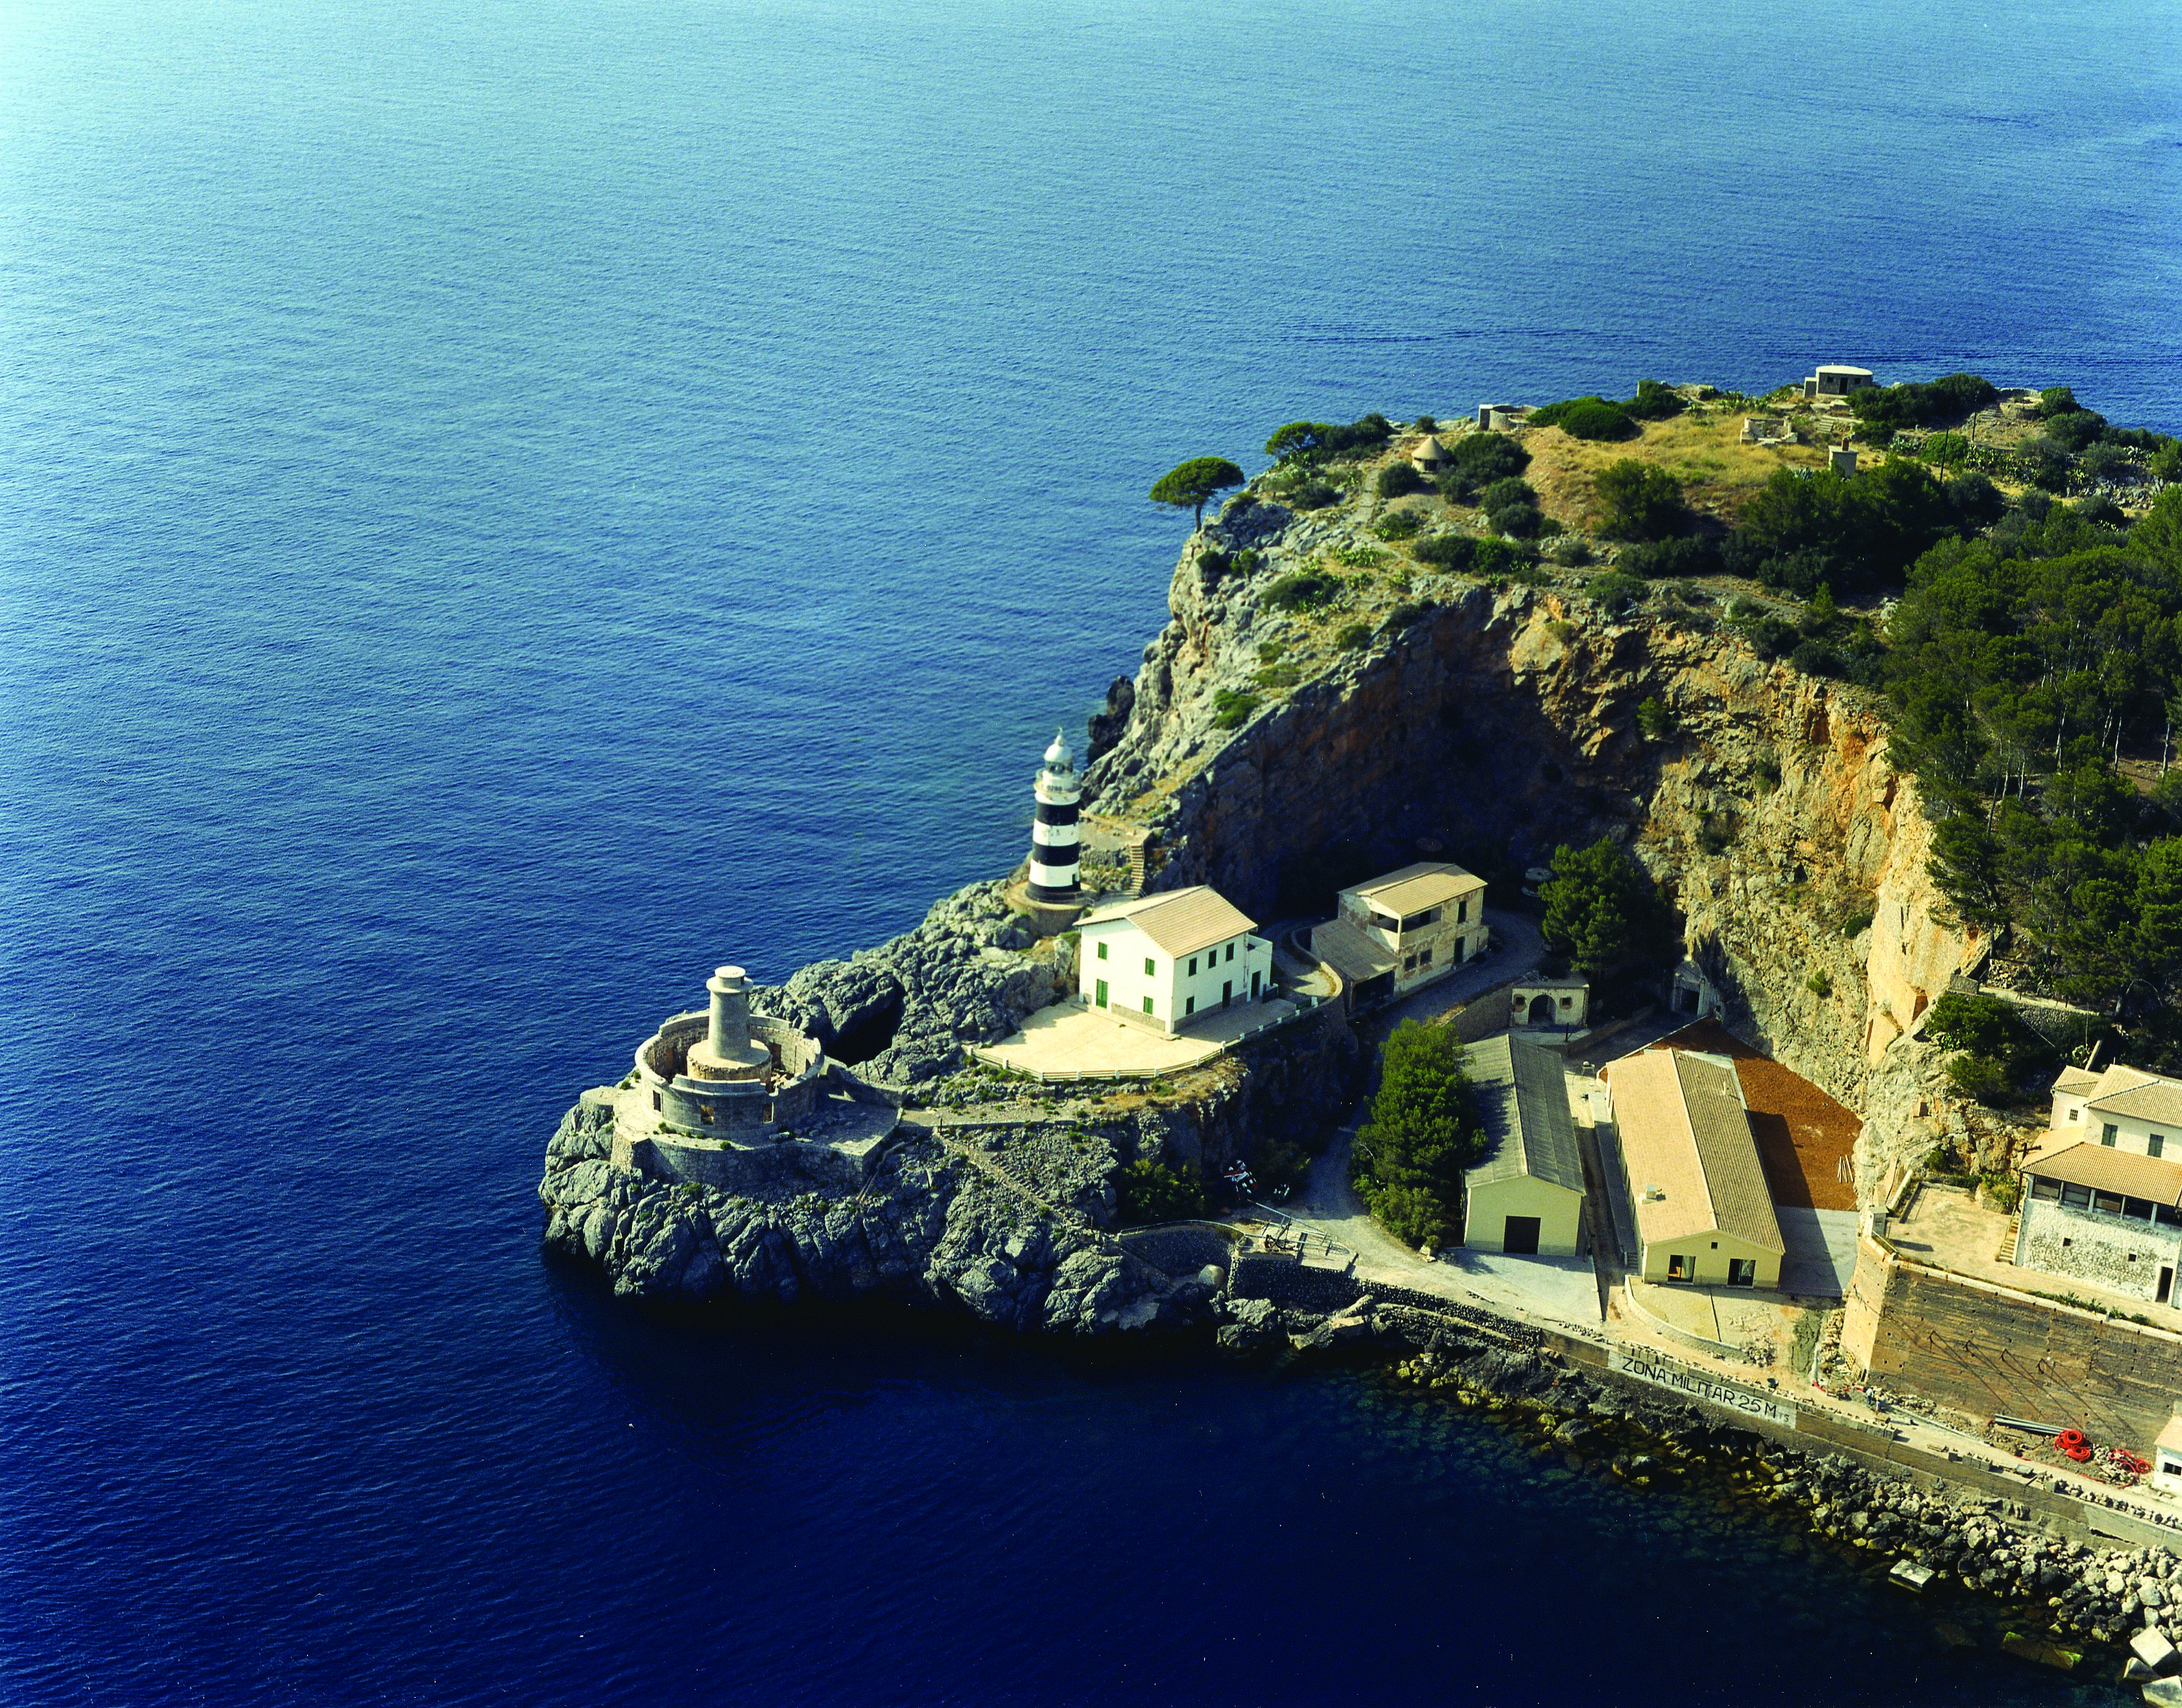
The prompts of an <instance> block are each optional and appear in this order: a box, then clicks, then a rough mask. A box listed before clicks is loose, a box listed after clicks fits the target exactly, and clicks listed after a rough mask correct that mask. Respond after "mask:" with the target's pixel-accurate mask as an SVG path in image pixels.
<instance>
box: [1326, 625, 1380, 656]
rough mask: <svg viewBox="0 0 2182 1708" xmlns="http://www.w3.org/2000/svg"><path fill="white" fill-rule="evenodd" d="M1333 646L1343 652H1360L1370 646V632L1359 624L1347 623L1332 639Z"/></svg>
mask: <svg viewBox="0 0 2182 1708" xmlns="http://www.w3.org/2000/svg"><path fill="white" fill-rule="evenodd" d="M1333 644H1334V645H1335V646H1337V647H1338V648H1340V650H1341V651H1342V652H1360V651H1361V650H1362V649H1363V648H1365V647H1366V646H1370V645H1371V629H1369V628H1367V627H1366V626H1365V624H1361V623H1349V624H1344V625H1343V628H1342V630H1341V632H1340V633H1339V634H1338V635H1335V636H1334V637H1333Z"/></svg>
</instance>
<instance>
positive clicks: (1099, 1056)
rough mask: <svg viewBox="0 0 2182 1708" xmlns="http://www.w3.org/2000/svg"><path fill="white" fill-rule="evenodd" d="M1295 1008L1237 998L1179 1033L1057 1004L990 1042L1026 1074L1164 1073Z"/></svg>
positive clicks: (1204, 1057) (992, 1051)
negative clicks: (1006, 1034)
mask: <svg viewBox="0 0 2182 1708" xmlns="http://www.w3.org/2000/svg"><path fill="white" fill-rule="evenodd" d="M1295 1012H1297V1010H1296V1006H1295V1005H1294V1004H1293V1002H1288V1001H1282V1000H1281V999H1278V998H1276V999H1274V1000H1273V1001H1268V1002H1238V1003H1237V1004H1236V1005H1235V1006H1233V1007H1232V1008H1216V1009H1214V1010H1213V1011H1212V1012H1210V1013H1209V1014H1206V1015H1205V1016H1204V1017H1202V1018H1199V1019H1198V1020H1196V1021H1194V1022H1193V1023H1192V1024H1191V1025H1190V1027H1189V1029H1188V1030H1187V1031H1186V1032H1183V1033H1182V1034H1179V1035H1177V1036H1175V1037H1171V1038H1170V1037H1167V1036H1166V1035H1165V1034H1161V1033H1158V1032H1155V1031H1153V1030H1152V1029H1150V1028H1149V1027H1148V1026H1137V1025H1133V1024H1131V1023H1129V1022H1128V1021H1127V1020H1116V1018H1114V1017H1113V1016H1112V1015H1111V1014H1110V1013H1108V1012H1106V1011H1105V1010H1104V1009H1100V1008H1093V1007H1089V1006H1085V1005H1083V1004H1081V1003H1077V1002H1056V1003H1055V1004H1054V1005H1053V1006H1051V1007H1050V1008H1041V1009H1039V1010H1038V1012H1037V1013H1035V1014H1033V1015H1032V1016H1031V1017H1030V1018H1029V1019H1027V1020H1026V1021H1024V1022H1023V1028H1022V1031H1020V1032H1018V1033H1016V1034H1015V1035H1014V1036H1013V1037H1011V1038H1008V1039H1005V1040H1002V1041H1001V1042H1000V1043H998V1044H994V1045H990V1046H989V1048H988V1049H987V1051H986V1052H985V1053H986V1054H988V1055H989V1056H992V1057H993V1058H994V1060H995V1061H998V1062H1003V1063H1005V1065H1006V1066H1008V1067H1014V1068H1017V1069H1020V1070H1021V1071H1022V1072H1024V1073H1061V1074H1077V1073H1082V1074H1089V1075H1094V1076H1095V1075H1097V1074H1100V1073H1171V1072H1172V1071H1174V1070H1175V1069H1177V1068H1179V1067H1191V1066H1193V1064H1195V1063H1197V1062H1205V1061H1209V1060H1210V1058H1211V1057H1213V1056H1217V1055H1218V1054H1219V1053H1220V1052H1221V1050H1222V1049H1224V1048H1226V1047H1227V1045H1230V1044H1232V1043H1233V1042H1234V1041H1235V1040H1237V1039H1238V1038H1240V1037H1241V1036H1242V1035H1243V1034H1244V1033H1246V1032H1249V1031H1250V1030H1252V1029H1254V1028H1256V1027H1260V1026H1265V1025H1269V1024H1271V1023H1272V1022H1274V1021H1276V1020H1285V1019H1287V1018H1288V1017H1289V1016H1290V1015H1292V1014H1293V1013H1295Z"/></svg>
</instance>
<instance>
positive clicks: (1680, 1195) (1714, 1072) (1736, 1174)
mask: <svg viewBox="0 0 2182 1708" xmlns="http://www.w3.org/2000/svg"><path fill="white" fill-rule="evenodd" d="M1606 1079H1607V1084H1608V1087H1609V1090H1611V1092H1612V1093H1613V1097H1614V1129H1615V1131H1616V1132H1617V1133H1618V1134H1620V1139H1621V1154H1622V1157H1623V1160H1624V1162H1625V1164H1626V1166H1627V1168H1628V1171H1629V1186H1630V1190H1631V1192H1632V1193H1634V1194H1635V1195H1636V1225H1637V1231H1638V1233H1639V1234H1642V1236H1643V1239H1644V1241H1645V1243H1646V1244H1647V1245H1649V1244H1651V1243H1652V1242H1653V1241H1654V1240H1659V1239H1681V1238H1682V1237H1683V1236H1685V1235H1686V1234H1703V1233H1707V1232H1710V1231H1712V1230H1714V1229H1717V1230H1719V1231H1720V1233H1723V1234H1734V1235H1735V1236H1736V1238H1738V1239H1745V1240H1747V1241H1748V1242H1749V1243H1750V1244H1752V1245H1757V1246H1760V1247H1762V1248H1764V1250H1767V1251H1786V1249H1787V1248H1786V1244H1785V1242H1784V1241H1783V1240H1782V1239H1781V1238H1780V1218H1779V1217H1776V1216H1775V1214H1774V1213H1773V1195H1772V1194H1771V1192H1769V1190H1766V1185H1765V1171H1764V1168H1763V1167H1760V1166H1759V1164H1758V1145H1757V1141H1756V1140H1753V1138H1752V1137H1751V1134H1750V1117H1749V1115H1748V1114H1747V1112H1746V1111H1745V1110H1744V1108H1743V1104H1742V1086H1741V1085H1740V1084H1739V1083H1738V1082H1737V1080H1736V1074H1735V1064H1734V1063H1733V1062H1729V1061H1727V1060H1726V1059H1725V1058H1724V1057H1721V1056H1700V1055H1696V1054H1694V1053H1692V1052H1691V1051H1684V1050H1640V1051H1637V1052H1636V1054H1635V1055H1633V1056H1624V1057H1622V1059H1621V1060H1620V1061H1619V1062H1614V1064H1613V1065H1612V1066H1611V1067H1609V1068H1608V1069H1607V1070H1606ZM1655 1186H1656V1187H1658V1188H1659V1190H1660V1191H1661V1193H1662V1194H1663V1195H1662V1196H1661V1197H1659V1198H1657V1199H1650V1198H1647V1197H1646V1195H1645V1194H1646V1191H1647V1190H1648V1188H1651V1187H1655Z"/></svg>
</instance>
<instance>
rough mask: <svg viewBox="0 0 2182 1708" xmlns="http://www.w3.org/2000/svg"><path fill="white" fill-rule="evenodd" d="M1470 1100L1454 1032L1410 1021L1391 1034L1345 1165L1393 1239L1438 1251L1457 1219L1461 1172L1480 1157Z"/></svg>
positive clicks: (1479, 1132)
mask: <svg viewBox="0 0 2182 1708" xmlns="http://www.w3.org/2000/svg"><path fill="white" fill-rule="evenodd" d="M1468 1093H1469V1082H1468V1081H1467V1079H1465V1077H1464V1074H1463V1071H1462V1045H1461V1042H1460V1040H1458V1039H1457V1038H1456V1037H1455V1035H1454V1033H1452V1032H1451V1031H1449V1030H1448V1029H1447V1028H1446V1027H1444V1026H1432V1025H1426V1024H1425V1023H1422V1022H1420V1021H1415V1020H1404V1022H1402V1023H1401V1024H1400V1025H1398V1026H1397V1027H1396V1028H1395V1029H1394V1030H1393V1035H1391V1036H1390V1037H1389V1038H1388V1039H1387V1042H1386V1044H1385V1045H1384V1047H1383V1048H1382V1050H1381V1051H1380V1052H1379V1089H1378V1090H1377V1092H1376V1094H1374V1095H1373V1097H1372V1099H1371V1118H1370V1119H1369V1120H1368V1121H1366V1122H1365V1123H1364V1125H1363V1126H1362V1127H1361V1128H1360V1129H1358V1130H1357V1134H1356V1145H1355V1149H1354V1151H1353V1152H1352V1154H1351V1160H1350V1165H1349V1166H1350V1178H1351V1182H1352V1184H1354V1186H1355V1188H1356V1191H1357V1193H1358V1195H1360V1197H1361V1198H1362V1199H1363V1200H1364V1201H1365V1204H1366V1205H1368V1206H1370V1208H1371V1213H1372V1214H1373V1215H1374V1216H1376V1217H1378V1218H1379V1220H1380V1222H1381V1223H1382V1224H1383V1225H1384V1226H1385V1228H1387V1232H1388V1233H1390V1234H1393V1235H1394V1237H1395V1238H1397V1239H1403V1240H1406V1241H1407V1242H1408V1243H1409V1244H1410V1245H1437V1244H1439V1243H1441V1241H1442V1240H1443V1239H1445V1238H1446V1237H1447V1235H1448V1234H1449V1233H1450V1232H1451V1231H1452V1230H1453V1228H1454V1226H1455V1224H1456V1223H1457V1221H1458V1220H1459V1213H1460V1210H1461V1205H1462V1174H1463V1171H1464V1170H1465V1168H1468V1167H1471V1166H1472V1165H1473V1164H1475V1163H1476V1161H1477V1160H1478V1158H1479V1157H1481V1156H1483V1155H1484V1153H1485V1134H1484V1129H1482V1128H1481V1126H1480V1125H1479V1124H1478V1121H1477V1117H1476V1112H1474V1111H1473V1110H1472V1109H1471V1108H1470V1098H1469V1095H1468Z"/></svg>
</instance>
